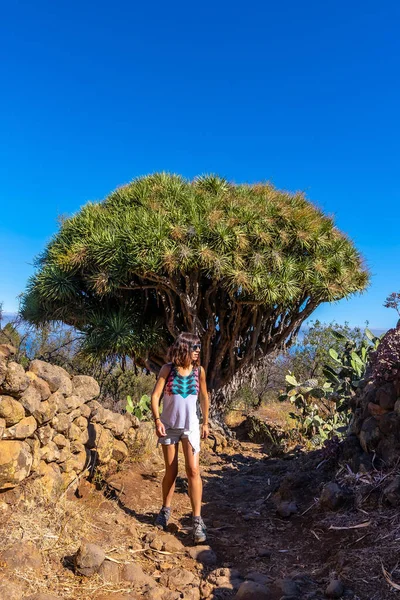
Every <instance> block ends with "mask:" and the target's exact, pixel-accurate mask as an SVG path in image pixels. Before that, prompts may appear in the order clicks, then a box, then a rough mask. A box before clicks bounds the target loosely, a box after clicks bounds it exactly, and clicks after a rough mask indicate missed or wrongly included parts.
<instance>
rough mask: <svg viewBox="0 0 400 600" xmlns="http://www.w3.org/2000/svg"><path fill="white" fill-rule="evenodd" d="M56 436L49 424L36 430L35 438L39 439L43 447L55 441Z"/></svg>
mask: <svg viewBox="0 0 400 600" xmlns="http://www.w3.org/2000/svg"><path fill="white" fill-rule="evenodd" d="M54 434H55V431H54V429H53V428H52V427H51V425H49V424H48V423H47V424H46V425H42V427H39V428H38V429H37V430H36V433H35V437H37V438H38V440H39V441H40V443H41V444H42V446H46V445H47V444H48V443H49V442H50V440H52V439H53V437H54Z"/></svg>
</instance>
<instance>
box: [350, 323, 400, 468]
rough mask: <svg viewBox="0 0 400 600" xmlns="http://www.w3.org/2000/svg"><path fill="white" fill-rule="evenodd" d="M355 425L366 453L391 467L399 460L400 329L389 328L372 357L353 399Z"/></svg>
mask: <svg viewBox="0 0 400 600" xmlns="http://www.w3.org/2000/svg"><path fill="white" fill-rule="evenodd" d="M353 408H354V421H353V425H352V429H353V433H355V434H356V435H357V437H358V439H359V441H360V444H361V447H362V448H363V450H364V451H365V452H368V453H376V455H377V456H378V457H379V458H381V459H382V460H383V461H384V462H385V463H386V464H387V465H388V466H392V465H394V464H396V463H398V460H399V457H400V327H399V326H398V327H397V328H396V329H390V330H389V331H388V332H387V333H386V335H385V336H384V338H383V339H382V341H381V343H380V344H379V346H378V349H377V351H376V352H374V353H373V354H372V356H371V360H370V363H369V365H368V369H367V373H366V376H365V378H364V380H363V382H362V384H361V385H360V387H359V390H358V393H357V394H356V396H355V399H354V407H353Z"/></svg>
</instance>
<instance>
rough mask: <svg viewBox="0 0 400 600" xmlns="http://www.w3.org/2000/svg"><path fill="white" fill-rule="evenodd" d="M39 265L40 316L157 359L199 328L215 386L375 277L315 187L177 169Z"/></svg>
mask: <svg viewBox="0 0 400 600" xmlns="http://www.w3.org/2000/svg"><path fill="white" fill-rule="evenodd" d="M37 267H38V270H37V273H36V275H35V276H34V277H33V278H32V279H31V281H30V283H29V286H28V290H27V293H26V295H25V298H24V301H23V314H24V316H25V317H26V318H27V319H28V320H30V321H31V322H34V323H41V322H45V321H49V320H61V321H64V322H66V323H69V324H72V325H74V326H76V327H77V328H78V329H80V330H82V331H83V332H86V333H87V334H88V335H87V349H88V351H90V352H95V351H96V348H97V347H100V348H102V349H103V350H107V347H109V349H110V352H111V353H115V354H121V353H124V352H126V353H128V354H132V353H134V354H135V355H136V357H137V359H140V358H142V359H143V360H145V359H148V360H149V361H150V363H151V364H152V365H159V364H161V363H162V362H163V360H164V353H165V348H166V345H167V344H168V343H169V342H170V341H171V338H172V337H173V336H175V335H176V334H177V333H178V332H179V331H180V330H190V331H197V332H199V333H200V334H201V335H202V338H203V356H202V359H203V364H205V366H206V368H207V367H209V368H208V379H209V384H210V386H211V387H212V388H213V389H220V388H222V387H224V386H226V385H227V384H228V383H229V382H231V381H232V378H233V377H234V375H236V374H238V373H242V374H244V373H246V372H247V371H246V369H248V368H250V367H251V366H252V365H254V364H255V363H256V362H257V361H258V360H259V359H261V358H262V357H263V356H265V355H267V354H269V353H270V352H271V351H273V350H276V349H277V348H278V347H280V346H281V345H282V344H283V343H285V341H287V340H290V337H291V336H292V335H294V334H295V333H296V332H297V331H298V328H299V326H300V324H301V323H302V322H303V320H304V319H305V318H306V317H308V316H309V315H310V314H311V312H312V311H313V310H314V309H315V308H316V307H317V306H318V305H319V304H320V303H321V302H327V301H333V300H338V299H340V298H343V297H345V296H349V295H350V294H353V293H355V292H359V291H361V290H363V289H364V288H365V287H366V285H367V282H368V274H367V271H366V269H365V267H364V266H363V264H362V260H361V258H360V255H359V253H358V252H357V250H356V249H355V248H354V246H353V244H352V243H351V242H350V241H349V240H348V239H347V238H346V237H345V236H344V235H343V234H342V233H340V232H339V231H338V230H337V228H336V227H335V226H334V223H333V220H332V219H331V218H330V217H327V216H325V215H324V214H323V213H322V212H321V211H320V210H319V209H318V208H316V207H315V206H313V205H312V204H311V203H310V202H309V201H308V200H307V199H306V198H305V197H304V195H303V194H301V193H296V194H290V193H287V192H284V191H280V190H277V189H275V188H274V187H273V186H272V185H270V184H259V185H233V184H230V183H229V182H227V181H226V180H224V179H221V178H219V177H216V176H207V177H199V178H197V179H195V180H194V181H187V180H185V179H183V178H182V177H180V176H177V175H169V174H166V173H160V174H154V175H150V176H148V177H142V178H139V179H136V180H134V181H133V182H132V183H130V184H129V185H126V186H124V187H121V188H119V189H117V190H116V191H115V192H113V193H112V194H110V196H109V197H108V198H106V200H105V201H104V202H100V203H88V204H86V205H85V206H84V207H83V208H82V209H81V210H80V211H79V212H78V213H77V214H76V215H74V216H73V217H71V218H69V219H66V220H64V221H63V223H62V225H61V227H60V230H59V232H58V233H57V234H56V235H55V237H54V238H53V239H52V240H51V242H50V243H49V244H48V246H47V248H46V249H45V251H44V252H43V254H42V255H41V256H40V257H39V259H38V262H37ZM108 340H109V342H108ZM103 350H102V351H101V354H102V355H104V352H103ZM150 363H149V364H150ZM243 376H244V375H243Z"/></svg>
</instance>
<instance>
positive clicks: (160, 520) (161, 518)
mask: <svg viewBox="0 0 400 600" xmlns="http://www.w3.org/2000/svg"><path fill="white" fill-rule="evenodd" d="M170 516H171V509H170V508H169V507H168V506H163V507H162V509H161V510H160V512H159V513H158V515H157V517H156V520H155V521H154V525H155V526H156V527H157V529H164V531H165V530H166V529H167V525H168V521H169V518H170Z"/></svg>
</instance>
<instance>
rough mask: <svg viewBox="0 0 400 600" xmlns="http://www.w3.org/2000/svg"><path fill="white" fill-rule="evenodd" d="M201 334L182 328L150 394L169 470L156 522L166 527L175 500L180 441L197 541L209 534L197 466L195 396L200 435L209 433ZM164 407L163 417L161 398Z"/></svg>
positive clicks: (198, 439)
mask: <svg viewBox="0 0 400 600" xmlns="http://www.w3.org/2000/svg"><path fill="white" fill-rule="evenodd" d="M200 349H201V346H200V340H199V338H198V337H197V336H196V335H194V334H192V333H181V334H180V335H179V336H178V338H177V339H176V340H175V343H174V344H173V346H171V348H170V350H169V356H168V359H169V361H170V362H169V363H168V364H166V365H164V366H163V367H162V369H161V371H160V374H159V376H158V380H157V383H156V385H155V387H154V390H153V393H152V396H151V410H152V412H153V417H154V421H155V426H156V434H157V437H158V443H159V444H161V446H162V450H163V454H164V460H165V475H164V479H163V482H162V497H163V505H162V508H161V510H160V512H159V514H158V516H157V518H156V522H155V524H156V526H157V527H159V528H162V529H166V527H167V525H168V519H169V517H170V514H171V500H172V496H173V493H174V489H175V480H176V477H177V475H178V444H179V441H181V442H182V449H183V454H184V457H185V465H186V473H187V477H188V483H189V497H190V502H191V505H192V511H193V539H194V542H195V543H196V544H199V543H201V542H204V541H205V540H206V528H205V525H204V522H203V520H202V518H201V498H202V493H203V485H202V481H201V478H200V470H199V452H200V423H199V419H198V416H197V399H198V398H199V396H200V407H201V412H202V416H203V424H202V426H201V437H202V438H207V436H208V409H209V400H208V393H207V385H206V376H205V372H204V369H203V367H201V366H200V362H199V357H200ZM161 396H163V411H162V415H161V417H160V414H159V406H160V398H161Z"/></svg>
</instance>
